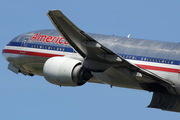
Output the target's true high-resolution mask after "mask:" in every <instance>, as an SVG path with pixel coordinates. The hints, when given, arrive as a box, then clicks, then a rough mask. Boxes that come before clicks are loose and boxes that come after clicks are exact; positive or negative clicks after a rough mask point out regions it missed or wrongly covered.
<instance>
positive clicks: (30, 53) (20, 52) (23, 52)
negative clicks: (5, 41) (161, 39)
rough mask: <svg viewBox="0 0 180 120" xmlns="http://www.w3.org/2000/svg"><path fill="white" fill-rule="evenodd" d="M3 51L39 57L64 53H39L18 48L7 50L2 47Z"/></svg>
mask: <svg viewBox="0 0 180 120" xmlns="http://www.w3.org/2000/svg"><path fill="white" fill-rule="evenodd" d="M3 53H13V54H21V55H32V56H39V57H55V56H61V57H63V56H64V55H56V54H49V53H40V52H30V51H26V52H25V51H20V50H9V49H3Z"/></svg>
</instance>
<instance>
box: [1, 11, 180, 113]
mask: <svg viewBox="0 0 180 120" xmlns="http://www.w3.org/2000/svg"><path fill="white" fill-rule="evenodd" d="M47 16H48V17H49V19H50V20H51V22H52V23H53V24H54V26H55V27H56V30H55V29H47V30H38V31H32V32H28V33H25V34H21V35H19V36H17V37H15V38H14V39H12V40H11V41H10V42H9V43H8V44H7V45H6V46H5V47H4V49H3V51H2V54H3V57H4V58H5V59H6V60H7V61H8V62H9V65H8V69H9V70H11V71H13V72H14V73H16V74H18V73H22V74H24V75H28V76H34V75H39V76H44V78H45V79H46V80H47V81H48V82H50V83H52V84H55V85H59V86H67V87H68V86H69V87H76V86H81V85H84V84H85V83H86V82H92V83H99V84H108V85H110V86H111V87H112V86H116V87H124V88H132V89H139V90H146V91H149V92H153V97H152V100H151V103H150V104H149V106H148V107H150V108H157V109H162V110H166V111H174V112H180V105H179V103H180V97H179V96H180V44H179V43H172V42H162V41H155V40H145V39H136V38H130V37H119V36H114V35H112V36H110V35H101V34H92V33H85V32H84V31H82V30H81V29H80V28H78V27H77V26H76V25H75V24H74V23H73V22H71V21H70V20H69V19H68V18H67V17H66V16H65V15H64V14H63V13H62V12H61V11H60V10H50V11H49V12H48V13H47Z"/></svg>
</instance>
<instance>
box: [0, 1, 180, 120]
mask: <svg viewBox="0 0 180 120" xmlns="http://www.w3.org/2000/svg"><path fill="white" fill-rule="evenodd" d="M52 9H60V10H61V11H62V12H63V13H64V14H65V15H66V16H67V17H68V18H69V19H70V20H71V21H73V22H74V23H75V24H76V25H77V26H78V27H79V28H81V29H82V30H84V31H85V32H89V33H99V34H107V35H113V34H114V35H116V36H127V35H128V34H131V37H132V38H143V39H152V40H160V41H171V42H180V14H179V11H180V1H179V0H171V1H170V0H151V1H150V0H136V1H135V0H109V1H108V0H96V1H95V0H89V1H85V0H64V1H63V0H48V1H47V0H36V1H29V0H16V1H13V0H9V1H7V0H1V4H0V10H1V19H0V36H1V44H0V49H1V50H2V49H3V48H4V46H5V45H6V44H7V43H8V42H9V41H10V40H11V39H13V38H14V37H16V36H17V35H20V34H22V33H26V32H30V31H34V30H41V29H55V28H54V26H53V25H52V23H51V22H50V20H49V19H48V17H47V16H46V13H47V12H48V10H52ZM0 60H1V69H0V73H1V79H0V119H2V120H12V119H14V120H32V119H33V120H39V119H42V120H49V119H53V120H57V119H62V120H65V119H74V120H84V119H86V120H92V119H103V120H109V119H128V120H130V119H131V120H132V119H140V120H144V119H146V120H152V119H158V118H159V119H163V120H169V119H175V120H177V119H179V118H180V114H179V113H173V112H166V111H161V110H157V109H150V108H146V107H147V106H148V105H149V103H150V101H151V97H152V93H149V92H146V91H140V90H133V89H126V88H117V87H113V88H110V86H108V85H100V84H93V83H87V84H85V85H84V86H81V87H75V88H73V87H59V86H56V85H52V84H50V83H48V82H47V81H46V80H45V79H44V78H43V77H40V76H34V77H29V76H23V75H22V74H18V75H16V74H14V73H12V72H11V71H9V70H8V69H7V65H8V62H7V61H6V60H5V59H4V58H3V57H2V56H0Z"/></svg>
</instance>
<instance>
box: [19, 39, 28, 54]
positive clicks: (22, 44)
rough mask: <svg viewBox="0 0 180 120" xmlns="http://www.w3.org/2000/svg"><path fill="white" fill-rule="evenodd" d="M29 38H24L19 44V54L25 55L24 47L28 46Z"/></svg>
mask: <svg viewBox="0 0 180 120" xmlns="http://www.w3.org/2000/svg"><path fill="white" fill-rule="evenodd" d="M28 41H29V38H24V39H23V41H22V43H21V50H20V53H21V54H25V53H26V46H27V44H28Z"/></svg>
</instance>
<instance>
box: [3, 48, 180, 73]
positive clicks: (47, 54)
mask: <svg viewBox="0 0 180 120" xmlns="http://www.w3.org/2000/svg"><path fill="white" fill-rule="evenodd" d="M3 53H13V54H21V55H32V56H40V57H55V56H61V57H63V56H64V55H56V54H49V53H39V52H29V51H26V52H23V51H21V52H20V50H9V49H3ZM136 65H137V66H139V67H141V68H143V69H148V70H157V71H164V72H172V73H179V70H178V69H173V68H165V67H157V66H150V65H141V64H136Z"/></svg>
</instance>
